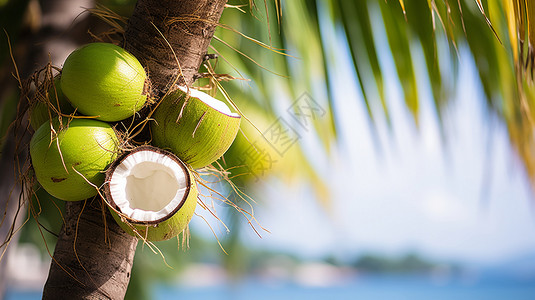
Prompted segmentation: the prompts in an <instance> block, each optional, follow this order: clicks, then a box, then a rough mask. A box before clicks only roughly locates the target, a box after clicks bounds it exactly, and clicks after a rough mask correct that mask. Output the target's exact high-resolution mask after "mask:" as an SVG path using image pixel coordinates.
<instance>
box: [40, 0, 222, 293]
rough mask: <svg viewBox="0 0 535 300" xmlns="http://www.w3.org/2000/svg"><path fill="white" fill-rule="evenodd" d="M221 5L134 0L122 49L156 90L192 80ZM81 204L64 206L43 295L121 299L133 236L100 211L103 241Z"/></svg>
mask: <svg viewBox="0 0 535 300" xmlns="http://www.w3.org/2000/svg"><path fill="white" fill-rule="evenodd" d="M225 4H226V0H182V1H177V0H139V1H138V2H137V4H136V7H135V9H134V13H133V15H132V17H131V18H130V20H129V23H128V27H127V30H126V32H125V36H124V38H125V39H124V47H125V48H126V49H127V50H128V51H130V52H131V53H132V54H134V55H135V56H136V57H137V58H138V59H139V60H140V61H141V62H142V64H143V65H144V66H145V67H146V68H147V70H148V72H149V77H150V79H151V81H152V84H153V88H155V89H156V91H157V92H165V91H167V90H168V89H170V88H172V83H173V82H175V79H177V78H178V77H177V76H178V75H181V77H180V80H179V81H178V82H177V83H184V82H185V83H187V84H191V83H192V82H193V81H194V75H195V74H196V73H197V72H198V69H199V66H200V65H201V63H202V61H203V58H204V56H205V54H206V51H207V48H208V45H209V44H210V41H211V38H212V36H213V34H214V31H215V28H216V27H217V22H218V21H219V18H220V17H221V13H222V12H223V9H224V7H225ZM173 53H175V54H176V57H175V55H174V54H173ZM177 60H178V62H179V63H177ZM178 64H180V68H179V67H178ZM83 205H84V202H78V203H67V204H66V209H67V216H66V219H65V224H64V226H63V228H62V231H61V233H60V237H59V239H58V244H57V246H56V250H55V251H54V257H53V262H52V266H51V269H50V273H49V277H48V281H47V283H46V285H45V289H44V292H43V299H122V298H123V297H124V295H125V293H126V289H127V286H128V281H129V278H130V271H131V268H132V263H133V258H134V253H135V248H136V247H135V246H136V242H137V239H135V238H133V237H130V236H128V235H127V234H126V233H125V232H124V231H122V230H121V229H120V228H119V227H118V225H117V224H115V222H114V221H113V219H112V218H111V216H110V214H109V213H108V210H107V209H104V210H103V211H104V213H105V214H106V220H107V226H108V231H107V232H108V238H109V244H108V243H106V240H105V236H104V234H105V232H106V231H105V228H104V224H103V222H102V219H103V218H102V210H101V209H100V208H98V207H96V206H97V205H96V203H95V202H94V203H93V204H92V205H89V204H88V205H86V207H85V208H84V209H82V208H83Z"/></svg>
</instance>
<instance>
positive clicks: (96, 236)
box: [43, 198, 137, 299]
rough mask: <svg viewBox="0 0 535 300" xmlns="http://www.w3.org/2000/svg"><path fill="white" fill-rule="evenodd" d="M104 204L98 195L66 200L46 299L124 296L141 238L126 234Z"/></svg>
mask: <svg viewBox="0 0 535 300" xmlns="http://www.w3.org/2000/svg"><path fill="white" fill-rule="evenodd" d="M101 205H102V201H101V200H100V199H98V198H97V199H95V200H93V201H92V202H91V200H86V201H78V202H67V203H65V213H66V216H65V223H64V224H63V227H62V229H61V232H60V236H59V239H58V243H57V244H56V249H55V250H54V258H53V261H52V265H51V266H50V273H49V275H48V280H47V282H46V285H45V289H44V291H43V299H122V298H124V295H125V293H126V288H127V287H128V282H129V280H130V271H131V269H132V263H133V260H134V253H135V251H136V245H137V239H136V238H134V237H132V236H130V235H128V234H126V233H125V232H124V231H123V230H122V229H121V228H120V227H119V226H118V225H117V224H116V223H115V221H114V220H113V217H112V216H111V215H110V214H109V213H107V212H108V208H107V207H104V209H102V207H101ZM103 213H105V216H106V225H107V226H106V227H105V226H104V222H103ZM106 237H107V239H108V241H106Z"/></svg>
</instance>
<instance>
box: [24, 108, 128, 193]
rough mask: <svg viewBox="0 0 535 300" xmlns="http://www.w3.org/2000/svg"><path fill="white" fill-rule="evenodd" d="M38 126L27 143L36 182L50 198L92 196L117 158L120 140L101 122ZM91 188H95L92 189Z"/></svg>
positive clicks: (89, 121)
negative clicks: (28, 143)
mask: <svg viewBox="0 0 535 300" xmlns="http://www.w3.org/2000/svg"><path fill="white" fill-rule="evenodd" d="M62 121H63V126H60V122H59V120H58V119H54V120H53V122H51V123H52V125H53V128H54V131H52V129H51V127H50V124H51V123H49V122H47V123H45V124H43V125H41V127H39V129H38V130H37V131H36V132H35V134H34V135H33V137H32V139H31V141H30V156H31V161H32V166H33V169H34V172H35V175H36V177H37V181H38V182H39V183H40V184H41V186H42V187H43V188H44V189H45V190H46V191H47V192H48V193H49V194H50V195H52V196H54V197H56V198H58V199H62V200H66V201H77V200H83V199H87V198H90V197H93V196H95V195H96V194H97V193H98V191H97V189H96V188H95V186H96V187H99V186H100V185H102V184H103V183H104V178H105V174H104V173H105V171H106V169H107V167H108V166H109V165H110V164H111V163H112V162H113V160H114V159H115V157H116V156H117V151H118V146H119V139H118V137H117V135H116V134H115V132H114V130H113V128H112V127H111V126H110V125H109V124H107V123H105V122H101V121H97V120H91V119H73V120H71V121H70V122H68V119H67V118H62ZM93 185H94V186H93Z"/></svg>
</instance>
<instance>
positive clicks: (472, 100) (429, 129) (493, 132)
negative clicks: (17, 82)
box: [193, 17, 535, 264]
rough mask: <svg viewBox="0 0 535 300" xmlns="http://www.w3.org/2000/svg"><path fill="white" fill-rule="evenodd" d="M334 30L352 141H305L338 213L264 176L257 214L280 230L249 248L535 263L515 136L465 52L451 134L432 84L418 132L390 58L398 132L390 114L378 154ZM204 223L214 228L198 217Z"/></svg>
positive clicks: (387, 69) (534, 217)
mask: <svg viewBox="0 0 535 300" xmlns="http://www.w3.org/2000/svg"><path fill="white" fill-rule="evenodd" d="M375 19H376V20H379V22H380V18H377V17H376V18H375ZM375 25H378V26H376V27H380V26H381V24H375ZM322 30H325V31H326V33H328V34H327V35H324V36H331V37H332V38H331V39H332V40H328V41H325V44H337V45H341V47H334V48H335V50H333V52H332V53H329V57H331V58H332V59H333V61H334V62H335V64H334V65H335V67H334V68H336V70H335V71H336V72H333V73H334V74H336V75H335V76H334V77H333V78H331V82H332V84H333V87H335V89H334V90H335V99H336V107H335V110H336V114H337V116H338V121H337V122H338V130H339V135H340V141H339V143H338V144H337V146H336V147H335V148H336V149H335V150H334V151H333V152H332V153H331V154H330V155H329V156H328V157H324V155H323V154H322V150H320V149H321V147H319V146H315V145H316V144H315V143H314V141H313V138H311V137H307V136H306V134H304V139H305V143H304V144H306V145H308V146H310V148H309V149H307V151H308V152H309V154H310V156H312V157H315V158H316V159H315V163H316V165H317V166H318V170H319V171H320V172H321V173H322V174H323V177H324V178H325V179H326V180H327V181H328V182H329V184H330V187H331V190H332V210H331V211H330V212H325V210H324V209H323V208H322V207H321V206H320V205H319V204H318V202H317V200H316V199H315V197H314V194H313V191H312V189H311V187H310V186H308V185H306V184H303V185H301V186H298V187H288V186H287V185H286V184H285V183H284V182H280V181H279V180H277V179H276V178H269V177H268V178H263V180H261V181H260V182H259V191H260V192H259V193H258V194H259V195H260V196H259V197H257V198H259V200H260V204H258V205H257V208H256V213H257V216H258V219H259V220H260V222H261V223H262V225H263V226H265V227H266V228H268V229H269V230H270V231H271V234H263V238H262V239H260V238H258V237H257V236H256V235H255V234H254V232H253V231H252V230H246V231H245V234H244V238H245V239H244V241H245V243H247V244H249V245H252V246H254V247H258V248H268V249H272V250H283V251H287V252H290V253H295V254H298V255H301V256H303V257H308V258H319V257H322V256H327V255H329V254H333V255H335V256H337V257H338V258H341V259H353V258H355V257H356V255H358V254H359V253H362V252H365V251H377V252H380V253H383V254H392V255H396V254H403V253H405V252H407V251H417V252H419V253H421V254H423V255H426V256H430V257H432V258H437V259H443V260H455V261H460V262H472V263H485V264H489V263H499V262H505V261H508V260H511V259H515V258H518V257H522V256H526V255H535V214H534V210H533V196H532V195H531V190H530V187H529V185H528V183H527V180H526V178H525V176H524V174H523V171H522V168H521V166H520V163H519V161H517V160H516V159H515V157H514V153H513V151H512V150H511V149H510V146H509V142H508V138H507V134H506V130H505V128H504V127H503V126H502V125H501V124H499V123H498V122H496V120H494V121H493V120H492V118H491V117H489V115H488V113H487V112H486V111H485V110H484V106H483V101H484V98H483V94H482V90H481V87H480V85H479V84H478V79H477V77H476V76H477V74H476V73H475V69H474V68H473V61H472V58H471V57H470V54H469V52H468V51H464V50H463V48H462V46H461V47H460V50H459V57H460V65H459V68H460V69H459V74H460V75H459V76H460V78H459V80H458V82H459V83H458V86H457V88H456V90H455V94H454V95H453V98H454V99H455V100H454V101H453V103H452V105H451V106H450V107H449V109H448V110H447V114H446V115H445V116H444V120H443V122H444V123H443V124H444V128H445V135H444V138H443V137H442V136H441V129H440V125H439V121H438V119H437V117H436V115H435V111H434V108H433V103H432V95H431V92H430V90H428V89H427V88H428V84H426V83H425V82H424V83H423V84H421V85H420V88H421V90H420V91H419V92H420V95H421V99H424V100H422V103H421V113H420V124H419V128H417V126H416V125H415V123H414V121H413V119H412V116H411V115H410V114H409V112H408V111H407V110H406V108H405V106H404V104H403V103H402V101H403V100H402V95H403V93H402V90H401V87H400V85H399V82H397V80H396V79H395V77H394V76H389V74H393V73H394V67H393V62H392V61H391V60H390V61H389V60H388V59H386V60H384V61H383V65H382V67H383V70H384V74H385V76H386V81H387V98H388V101H389V105H390V107H391V114H392V115H391V118H392V124H393V127H392V130H389V129H388V126H387V125H386V122H385V120H384V119H382V118H378V121H377V129H378V131H377V132H378V133H377V136H376V137H377V138H378V139H379V141H380V143H379V145H380V147H378V146H377V144H374V142H373V140H374V139H373V136H372V135H373V133H372V131H371V130H370V123H369V120H368V116H367V112H366V109H365V107H364V104H363V101H362V95H361V94H360V92H359V91H357V90H356V87H355V84H356V82H357V81H356V79H355V77H354V74H353V70H352V69H351V68H352V67H351V64H350V62H349V58H348V57H349V54H348V53H347V51H346V50H345V49H346V48H345V47H344V45H343V43H344V42H343V40H342V39H340V38H339V37H340V33H338V32H335V31H333V29H332V28H325V27H323V28H322ZM329 31H330V32H329ZM337 37H338V38H337ZM376 38H377V41H376V42H377V44H378V45H379V46H378V47H377V48H378V49H388V45H387V44H386V43H387V42H386V41H385V39H384V36H382V35H381V34H378V35H377V37H376ZM443 46H445V45H443ZM334 48H333V49H334ZM415 50H417V49H416V47H415ZM439 51H442V50H441V49H440V46H439ZM382 55H383V57H387V58H388V56H389V55H390V54H389V53H388V52H387V51H385V52H384V53H382ZM420 60H421V61H423V59H422V58H420ZM415 61H416V69H417V72H422V73H423V72H425V65H423V62H421V61H420V62H418V59H415ZM447 72H448V70H447V69H446V73H447ZM445 75H446V76H445V77H446V79H447V78H448V77H451V75H450V76H448V74H445ZM425 77H426V76H420V77H419V78H425ZM425 99H427V101H426V100H425ZM307 139H308V142H307ZM311 140H312V141H311ZM195 219H197V220H195ZM193 227H194V228H198V227H206V225H205V224H204V223H203V222H202V220H199V218H194V221H193ZM204 231H206V232H208V231H207V230H206V229H204Z"/></svg>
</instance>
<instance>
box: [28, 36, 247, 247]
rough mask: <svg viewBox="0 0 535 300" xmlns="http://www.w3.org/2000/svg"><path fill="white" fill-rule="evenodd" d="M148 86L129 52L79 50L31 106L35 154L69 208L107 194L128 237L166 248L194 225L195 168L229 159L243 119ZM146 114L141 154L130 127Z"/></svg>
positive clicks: (45, 180) (38, 171)
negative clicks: (153, 92)
mask: <svg viewBox="0 0 535 300" xmlns="http://www.w3.org/2000/svg"><path fill="white" fill-rule="evenodd" d="M149 87H150V82H149V79H148V77H147V74H146V72H145V70H144V68H143V66H142V65H141V63H140V62H139V61H138V60H137V59H136V58H135V57H134V56H133V55H131V54H130V53H128V52H127V51H126V50H124V49H122V48H121V47H118V46H116V45H113V44H107V43H93V44H88V45H85V46H83V47H81V48H79V49H77V50H75V51H74V52H72V53H71V54H70V55H69V56H68V58H67V59H66V61H65V63H64V65H63V69H62V70H61V73H60V74H59V75H58V76H56V77H55V78H54V80H53V82H52V83H51V84H49V85H48V86H45V87H43V88H41V90H42V91H41V93H42V94H44V95H45V98H44V101H36V102H34V103H32V104H31V106H30V114H29V116H30V124H31V126H32V128H33V129H34V130H35V133H34V135H33V136H32V139H31V141H30V156H31V161H32V166H33V170H34V173H35V177H36V179H37V181H38V182H39V184H40V186H41V187H42V188H43V189H45V190H46V191H47V192H48V193H49V194H51V195H52V196H54V197H56V198H58V199H62V200H65V201H79V200H84V199H88V198H91V197H95V196H97V195H100V196H103V197H104V198H105V200H106V203H108V207H109V208H110V211H111V213H112V215H113V216H114V218H115V220H116V221H117V222H118V224H119V225H120V226H121V227H122V228H123V229H124V230H125V231H126V232H128V233H130V234H132V235H134V236H137V237H139V238H143V239H146V240H150V241H157V240H166V239H169V238H172V237H175V236H177V235H178V234H179V233H181V232H182V231H183V230H184V229H185V228H186V227H187V224H188V223H189V221H190V220H191V218H192V216H193V213H194V211H195V206H196V203H197V195H198V191H197V186H196V181H195V179H194V177H193V173H192V171H193V169H196V168H202V167H205V166H208V165H210V164H212V163H213V162H214V161H215V160H217V159H219V158H220V157H221V156H222V155H223V154H224V153H225V152H226V150H227V149H228V148H229V147H230V145H231V144H232V142H233V141H234V139H235V137H236V134H237V132H238V130H239V126H240V119H241V118H240V116H239V115H238V114H236V113H232V112H231V111H230V109H229V108H228V107H227V106H226V104H224V103H223V102H221V101H219V100H216V99H215V98H212V97H211V96H209V95H208V94H205V93H203V92H200V91H197V90H194V89H191V88H188V87H179V88H177V89H176V91H174V92H171V93H169V94H168V95H167V96H165V97H164V98H163V99H153V98H151V97H150V96H149V95H150V91H149ZM144 108H146V109H144ZM143 111H149V112H150V115H152V117H151V119H150V120H152V121H151V123H150V126H149V129H148V130H149V131H150V132H149V133H150V134H148V135H147V136H148V137H149V138H146V139H145V140H143V141H141V144H145V145H144V146H139V147H135V148H133V149H132V147H127V145H129V144H130V143H129V142H130V141H129V140H128V138H127V137H128V136H129V132H127V131H122V128H126V126H122V125H124V124H128V123H129V124H135V123H136V122H140V119H142V121H144V122H146V121H147V120H148V118H143V113H142V112H143ZM140 116H141V117H140ZM118 124H121V126H118ZM136 142H137V143H139V142H140V141H136ZM126 148H128V149H129V150H125V149H126Z"/></svg>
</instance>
